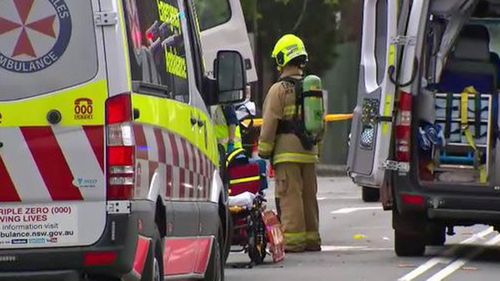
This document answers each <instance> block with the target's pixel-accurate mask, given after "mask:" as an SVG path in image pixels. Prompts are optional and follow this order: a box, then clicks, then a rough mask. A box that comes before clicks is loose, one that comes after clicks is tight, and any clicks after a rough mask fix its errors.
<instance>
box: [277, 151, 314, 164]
mask: <svg viewBox="0 0 500 281" xmlns="http://www.w3.org/2000/svg"><path fill="white" fill-rule="evenodd" d="M318 161H319V159H318V155H316V154H303V153H280V154H276V155H274V162H273V164H278V163H283V162H294V163H316V162H318Z"/></svg>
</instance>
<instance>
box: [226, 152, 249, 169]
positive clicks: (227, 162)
mask: <svg viewBox="0 0 500 281" xmlns="http://www.w3.org/2000/svg"><path fill="white" fill-rule="evenodd" d="M244 153H245V150H244V149H243V148H237V149H235V150H233V151H232V152H231V153H230V154H229V155H228V156H227V159H226V167H227V166H229V164H230V163H231V161H233V159H234V158H235V157H236V156H238V155H241V154H244Z"/></svg>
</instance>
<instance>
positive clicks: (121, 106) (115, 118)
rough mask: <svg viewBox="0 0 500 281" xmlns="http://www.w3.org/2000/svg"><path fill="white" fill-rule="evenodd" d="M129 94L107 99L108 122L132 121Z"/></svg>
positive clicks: (109, 123)
mask: <svg viewBox="0 0 500 281" xmlns="http://www.w3.org/2000/svg"><path fill="white" fill-rule="evenodd" d="M131 104H132V103H131V101H130V95H129V94H122V95H118V96H114V97H112V98H109V99H108V100H107V101H106V124H108V125H111V124H117V123H123V122H129V121H132V105H131Z"/></svg>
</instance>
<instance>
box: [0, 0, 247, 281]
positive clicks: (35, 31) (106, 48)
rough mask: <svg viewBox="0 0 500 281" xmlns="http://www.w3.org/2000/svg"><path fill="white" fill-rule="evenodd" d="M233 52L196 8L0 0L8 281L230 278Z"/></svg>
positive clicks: (2, 263)
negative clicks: (210, 52) (217, 118)
mask: <svg viewBox="0 0 500 281" xmlns="http://www.w3.org/2000/svg"><path fill="white" fill-rule="evenodd" d="M228 7H229V6H228ZM234 15H239V16H241V11H240V13H231V11H230V12H229V19H231V17H233V16H234ZM223 23H224V24H227V22H223ZM243 24H244V22H243ZM243 28H245V27H244V25H243ZM245 32H246V30H245ZM221 48H222V49H224V46H222V47H221ZM231 49H233V51H221V52H219V53H218V55H217V64H216V67H215V69H214V77H215V79H209V78H207V77H206V75H205V69H204V63H203V55H202V48H201V43H200V34H199V23H198V18H197V14H196V9H195V7H194V3H193V1H191V0H36V1H35V0H4V1H0V280H33V279H34V278H36V280H50V281H56V280H144V281H152V280H155V281H156V280H164V279H167V280H168V279H203V280H223V278H224V253H225V247H227V239H228V237H227V235H226V233H227V231H228V227H227V220H226V217H225V214H226V206H225V192H224V188H223V182H222V180H221V177H220V176H219V162H220V159H219V157H220V156H219V153H218V147H217V142H216V138H215V135H214V126H213V124H212V121H211V117H210V115H209V111H208V110H207V108H208V106H210V105H214V104H217V103H229V102H234V101H238V100H241V99H242V98H243V89H244V87H245V83H246V81H245V76H246V75H245V72H246V71H245V70H246V69H245V60H244V58H243V57H242V56H241V55H240V54H239V53H238V52H236V51H234V49H235V48H231ZM208 63H211V62H208Z"/></svg>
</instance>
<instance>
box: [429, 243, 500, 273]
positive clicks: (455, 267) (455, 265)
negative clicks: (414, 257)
mask: <svg viewBox="0 0 500 281" xmlns="http://www.w3.org/2000/svg"><path fill="white" fill-rule="evenodd" d="M499 242H500V234H498V235H497V236H495V237H493V238H492V239H490V240H488V242H486V243H484V245H485V246H493V245H496V244H498V243H499ZM482 252H484V248H481V249H477V250H475V251H474V252H472V253H470V254H468V255H467V256H466V257H465V258H460V259H458V260H456V261H454V262H453V263H451V264H449V265H448V266H447V267H445V268H443V269H442V270H441V271H439V272H438V273H436V274H434V275H432V276H431V277H430V278H429V279H427V281H440V280H443V279H445V278H446V277H448V276H450V275H451V274H453V273H454V272H455V271H457V270H459V269H460V268H462V266H464V265H465V264H466V263H468V262H469V261H470V260H472V259H474V258H475V257H477V256H479V255H480V254H481V253H482Z"/></svg>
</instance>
